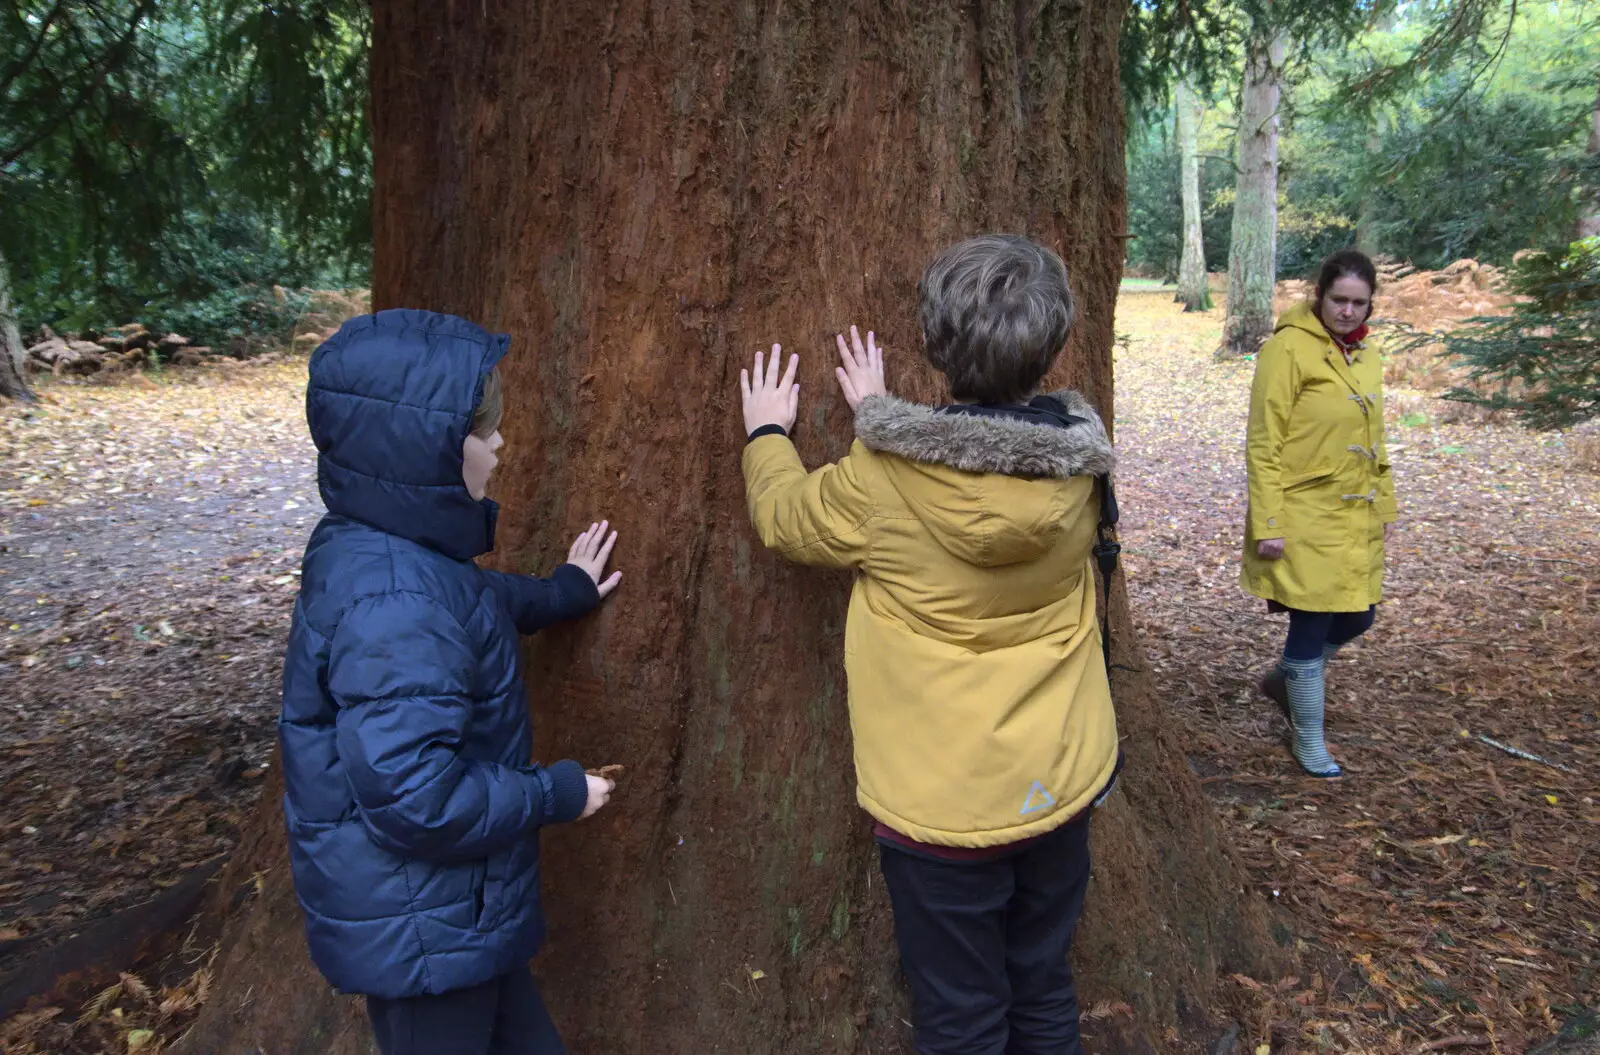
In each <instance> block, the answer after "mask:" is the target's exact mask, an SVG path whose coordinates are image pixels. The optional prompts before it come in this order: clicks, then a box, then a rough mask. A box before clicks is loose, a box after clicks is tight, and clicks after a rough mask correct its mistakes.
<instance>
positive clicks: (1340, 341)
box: [1328, 322, 1368, 365]
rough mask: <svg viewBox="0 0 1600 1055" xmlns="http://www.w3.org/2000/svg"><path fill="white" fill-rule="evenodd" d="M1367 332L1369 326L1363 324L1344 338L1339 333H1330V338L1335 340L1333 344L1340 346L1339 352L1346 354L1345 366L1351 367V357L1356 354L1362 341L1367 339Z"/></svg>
mask: <svg viewBox="0 0 1600 1055" xmlns="http://www.w3.org/2000/svg"><path fill="white" fill-rule="evenodd" d="M1367 332H1368V331H1367V324H1366V323H1364V322H1363V323H1362V324H1361V325H1360V326H1357V327H1356V328H1355V329H1353V330H1351V331H1350V332H1349V333H1347V334H1345V335H1344V336H1343V337H1341V336H1339V335H1338V334H1337V333H1330V334H1328V336H1330V337H1332V338H1333V343H1334V344H1335V345H1337V346H1338V348H1339V351H1341V352H1343V353H1344V361H1345V364H1346V365H1349V363H1350V357H1351V356H1352V355H1353V354H1354V353H1355V350H1356V348H1357V347H1358V346H1360V344H1361V342H1362V341H1364V340H1366V339H1367Z"/></svg>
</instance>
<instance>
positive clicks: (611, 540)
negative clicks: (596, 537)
mask: <svg viewBox="0 0 1600 1055" xmlns="http://www.w3.org/2000/svg"><path fill="white" fill-rule="evenodd" d="M616 544H617V533H616V532H615V531H613V532H612V533H611V535H610V537H608V538H607V539H606V542H605V545H603V546H601V547H600V567H602V568H604V567H605V566H606V561H608V560H610V559H611V547H613V546H615V545H616Z"/></svg>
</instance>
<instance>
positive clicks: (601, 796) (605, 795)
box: [578, 775, 617, 821]
mask: <svg viewBox="0 0 1600 1055" xmlns="http://www.w3.org/2000/svg"><path fill="white" fill-rule="evenodd" d="M584 779H585V780H587V781H588V782H589V801H588V802H586V803H584V806H583V812H582V813H580V814H578V819H579V820H580V821H581V820H583V819H584V818H585V817H593V816H594V815H595V814H596V813H598V812H600V807H602V806H604V805H605V804H606V803H608V802H610V801H611V792H612V791H614V790H616V787H617V782H616V781H615V780H612V779H610V778H609V777H596V776H589V775H585V776H584Z"/></svg>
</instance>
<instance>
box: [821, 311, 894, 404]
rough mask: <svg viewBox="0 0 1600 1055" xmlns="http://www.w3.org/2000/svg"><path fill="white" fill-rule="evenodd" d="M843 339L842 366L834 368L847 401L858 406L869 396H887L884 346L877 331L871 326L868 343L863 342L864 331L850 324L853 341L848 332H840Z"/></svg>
mask: <svg viewBox="0 0 1600 1055" xmlns="http://www.w3.org/2000/svg"><path fill="white" fill-rule="evenodd" d="M836 339H837V340H838V342H839V358H840V359H841V360H842V361H843V364H844V365H842V366H839V367H837V368H835V369H834V371H833V372H834V375H835V376H837V377H838V378H839V387H840V388H841V389H842V390H843V391H844V401H845V402H846V403H848V404H850V409H851V410H855V409H856V408H857V407H859V406H861V401H862V400H863V399H866V398H867V397H868V396H886V395H888V394H889V389H888V388H887V387H886V386H885V385H884V382H883V349H882V348H880V347H879V346H878V338H877V335H876V334H874V333H873V332H872V331H871V330H868V331H867V344H866V347H865V348H863V347H862V346H861V334H860V333H858V332H857V331H856V328H855V327H854V326H852V327H850V343H849V344H846V343H845V340H844V334H842V333H841V334H837V335H836Z"/></svg>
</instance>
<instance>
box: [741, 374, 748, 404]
mask: <svg viewBox="0 0 1600 1055" xmlns="http://www.w3.org/2000/svg"><path fill="white" fill-rule="evenodd" d="M739 393H740V394H741V395H743V396H744V398H745V399H747V400H748V399H749V398H750V371H748V370H740V371H739Z"/></svg>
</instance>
